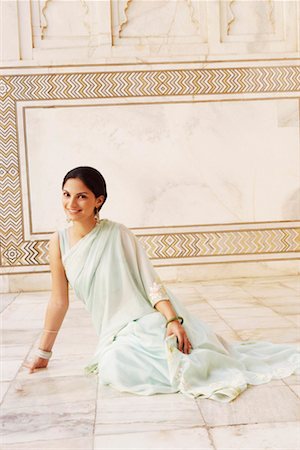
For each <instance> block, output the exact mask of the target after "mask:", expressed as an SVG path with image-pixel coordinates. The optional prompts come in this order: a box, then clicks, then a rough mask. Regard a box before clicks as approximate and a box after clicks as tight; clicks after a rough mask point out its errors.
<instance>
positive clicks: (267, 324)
mask: <svg viewBox="0 0 300 450" xmlns="http://www.w3.org/2000/svg"><path fill="white" fill-rule="evenodd" d="M224 320H225V322H227V323H228V325H229V326H231V327H232V328H233V329H234V330H235V331H240V330H245V329H248V330H251V329H261V328H268V329H272V328H274V329H278V328H291V327H292V326H293V325H292V324H291V322H290V321H289V320H287V319H285V318H283V317H281V316H279V315H278V316H277V317H276V316H275V317H247V316H246V317H233V318H232V317H226V319H224Z"/></svg>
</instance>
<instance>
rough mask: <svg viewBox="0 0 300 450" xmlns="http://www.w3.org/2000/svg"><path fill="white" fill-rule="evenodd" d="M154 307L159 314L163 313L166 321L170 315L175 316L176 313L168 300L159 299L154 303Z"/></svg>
mask: <svg viewBox="0 0 300 450" xmlns="http://www.w3.org/2000/svg"><path fill="white" fill-rule="evenodd" d="M154 308H155V309H157V311H159V312H160V313H161V314H163V315H164V316H165V318H166V319H167V321H168V320H169V319H171V318H172V317H176V316H177V313H176V311H175V309H174V308H173V306H172V304H171V302H170V300H160V301H158V302H157V303H155V306H154Z"/></svg>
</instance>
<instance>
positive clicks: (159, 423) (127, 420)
mask: <svg viewBox="0 0 300 450" xmlns="http://www.w3.org/2000/svg"><path fill="white" fill-rule="evenodd" d="M101 388H102V386H100V394H99V396H98V403H99V406H98V410H97V417H96V428H95V434H113V433H116V432H117V433H133V432H146V431H155V430H174V429H177V428H179V427H180V428H192V427H197V426H201V425H204V422H203V419H202V417H201V414H200V412H199V409H198V407H197V404H196V401H195V400H194V399H191V398H186V397H185V396H184V395H183V394H181V393H178V394H177V393H175V394H159V395H150V396H140V395H135V396H134V395H131V396H122V397H110V398H105V397H104V396H102V395H101ZM287 389H288V388H287ZM116 430H117V431H116Z"/></svg>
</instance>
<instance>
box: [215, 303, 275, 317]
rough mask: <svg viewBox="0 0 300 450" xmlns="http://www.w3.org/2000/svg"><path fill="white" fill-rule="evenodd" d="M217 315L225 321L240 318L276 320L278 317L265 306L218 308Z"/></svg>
mask: <svg viewBox="0 0 300 450" xmlns="http://www.w3.org/2000/svg"><path fill="white" fill-rule="evenodd" d="M218 314H220V316H221V317H223V318H224V319H225V320H226V319H228V318H231V319H234V318H240V317H242V318H243V317H265V318H269V317H270V318H273V317H274V318H277V317H279V315H278V314H276V313H275V312H274V311H272V310H271V309H270V308H266V307H265V306H260V305H258V306H253V307H250V308H218Z"/></svg>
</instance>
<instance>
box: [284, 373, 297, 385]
mask: <svg viewBox="0 0 300 450" xmlns="http://www.w3.org/2000/svg"><path fill="white" fill-rule="evenodd" d="M283 381H284V383H286V384H288V385H290V386H295V385H300V373H293V375H290V376H289V377H286V378H284V379H283Z"/></svg>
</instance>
